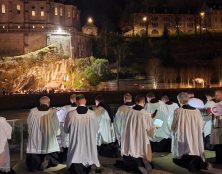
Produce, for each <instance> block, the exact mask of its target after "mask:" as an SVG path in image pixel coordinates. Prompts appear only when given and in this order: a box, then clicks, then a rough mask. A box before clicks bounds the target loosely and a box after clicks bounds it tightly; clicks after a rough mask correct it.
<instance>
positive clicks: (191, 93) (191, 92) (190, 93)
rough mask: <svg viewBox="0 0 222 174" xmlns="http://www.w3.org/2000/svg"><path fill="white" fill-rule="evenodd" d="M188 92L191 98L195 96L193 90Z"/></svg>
mask: <svg viewBox="0 0 222 174" xmlns="http://www.w3.org/2000/svg"><path fill="white" fill-rule="evenodd" d="M187 94H188V96H189V98H194V96H195V95H194V93H193V91H187Z"/></svg>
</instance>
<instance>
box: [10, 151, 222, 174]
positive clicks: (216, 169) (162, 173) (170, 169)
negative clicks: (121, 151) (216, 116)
mask: <svg viewBox="0 0 222 174" xmlns="http://www.w3.org/2000/svg"><path fill="white" fill-rule="evenodd" d="M205 153H206V158H207V161H210V162H212V161H213V158H214V152H212V151H206V152H205ZM99 160H100V163H101V171H102V173H101V174H127V173H128V172H124V171H122V170H119V169H117V168H115V167H114V163H115V161H116V160H117V159H115V158H106V157H99ZM153 165H154V169H153V172H152V174H191V173H190V172H189V171H188V170H186V169H183V168H181V167H178V166H176V165H175V164H173V162H172V155H171V154H167V153H153ZM13 169H14V170H15V171H16V173H17V174H31V173H30V172H28V171H27V168H26V166H25V162H24V161H20V162H18V163H16V164H15V165H14V167H13ZM35 174H69V172H68V170H67V168H66V166H65V165H58V166H57V167H53V168H49V169H47V170H45V171H42V172H35ZM197 174H222V165H217V166H213V168H212V169H210V170H207V171H206V170H204V171H200V172H198V173H197Z"/></svg>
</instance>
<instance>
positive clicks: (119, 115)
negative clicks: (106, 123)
mask: <svg viewBox="0 0 222 174" xmlns="http://www.w3.org/2000/svg"><path fill="white" fill-rule="evenodd" d="M129 108H131V107H129V106H127V105H122V106H120V107H119V108H118V110H117V112H116V116H115V118H114V128H115V133H116V138H117V140H118V142H119V144H120V142H121V132H122V130H123V116H124V114H125V113H126V112H127V110H128V109H129Z"/></svg>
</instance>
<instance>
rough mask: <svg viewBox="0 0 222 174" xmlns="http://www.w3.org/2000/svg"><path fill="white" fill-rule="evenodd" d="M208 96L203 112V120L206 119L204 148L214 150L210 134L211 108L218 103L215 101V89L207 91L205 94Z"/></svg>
mask: <svg viewBox="0 0 222 174" xmlns="http://www.w3.org/2000/svg"><path fill="white" fill-rule="evenodd" d="M205 96H206V98H207V102H206V104H205V106H204V107H205V112H203V114H202V115H203V120H204V131H203V132H204V148H205V149H207V150H213V149H214V146H213V145H211V143H210V134H211V128H212V113H211V108H213V107H214V106H215V105H216V101H215V99H214V98H215V93H214V91H212V92H211V91H210V92H207V93H206V94H205Z"/></svg>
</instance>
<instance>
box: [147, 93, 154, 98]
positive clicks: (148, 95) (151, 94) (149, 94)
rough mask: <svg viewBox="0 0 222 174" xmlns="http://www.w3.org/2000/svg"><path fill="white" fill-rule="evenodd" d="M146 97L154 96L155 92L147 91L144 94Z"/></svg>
mask: <svg viewBox="0 0 222 174" xmlns="http://www.w3.org/2000/svg"><path fill="white" fill-rule="evenodd" d="M146 97H149V98H155V94H154V93H153V92H148V93H147V94H146Z"/></svg>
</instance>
